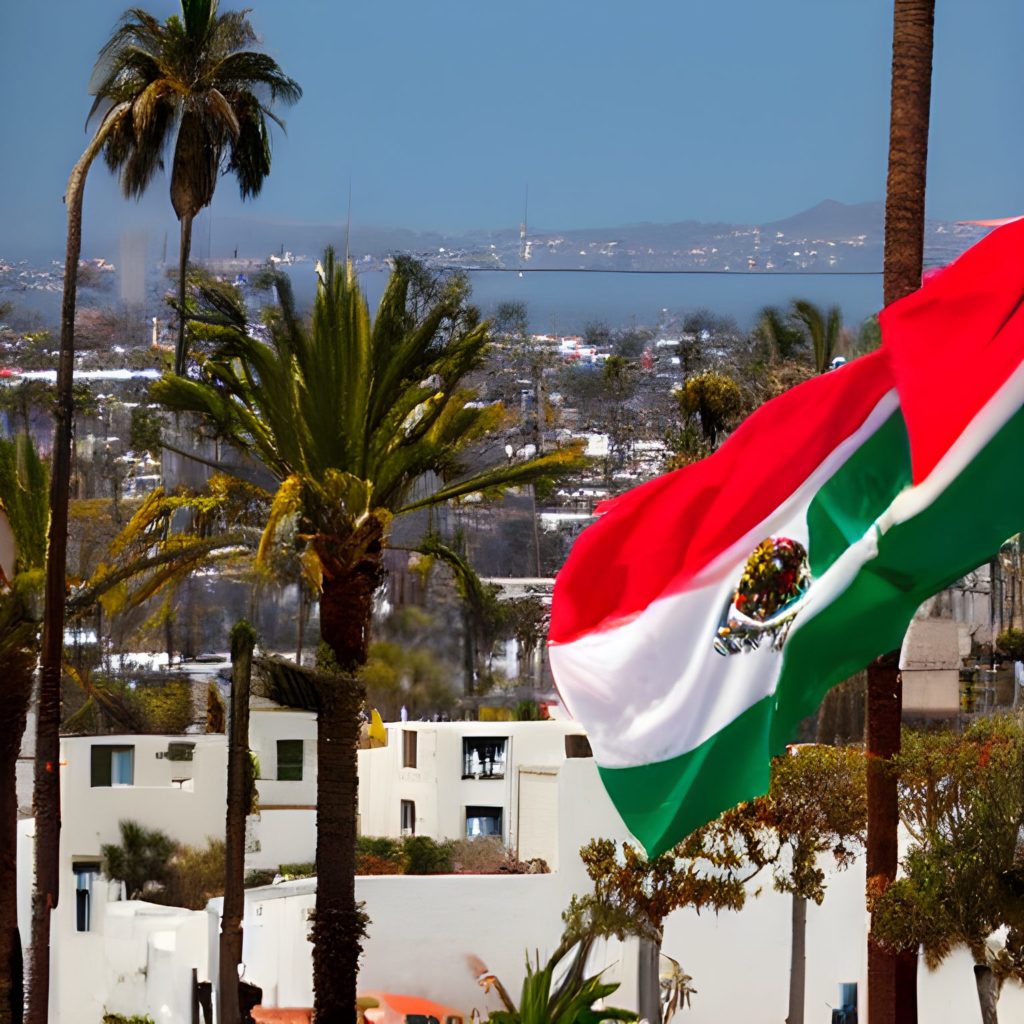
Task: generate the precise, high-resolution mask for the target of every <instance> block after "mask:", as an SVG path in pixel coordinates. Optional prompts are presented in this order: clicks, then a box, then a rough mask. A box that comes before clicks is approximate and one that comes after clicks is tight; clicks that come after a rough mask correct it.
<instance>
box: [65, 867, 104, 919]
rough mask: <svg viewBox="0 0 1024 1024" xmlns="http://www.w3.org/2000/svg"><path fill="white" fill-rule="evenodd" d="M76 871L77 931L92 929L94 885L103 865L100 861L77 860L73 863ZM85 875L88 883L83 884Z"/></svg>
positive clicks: (72, 868) (73, 868) (73, 869)
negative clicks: (82, 880)
mask: <svg viewBox="0 0 1024 1024" xmlns="http://www.w3.org/2000/svg"><path fill="white" fill-rule="evenodd" d="M71 870H72V871H73V872H74V873H75V931H78V932H89V931H92V887H93V885H94V884H95V882H96V879H97V878H99V876H100V874H101V871H102V865H101V864H100V862H99V861H75V862H74V863H73V864H72V865H71ZM83 876H86V877H88V879H89V880H88V882H87V884H86V885H81V879H82V877H83Z"/></svg>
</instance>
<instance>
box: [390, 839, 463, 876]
mask: <svg viewBox="0 0 1024 1024" xmlns="http://www.w3.org/2000/svg"><path fill="white" fill-rule="evenodd" d="M402 845H403V852H404V853H405V873H406V874H407V875H447V874H450V873H451V870H452V847H451V843H448V842H445V843H439V842H437V841H436V840H434V839H431V838H430V836H406V838H405V842H404V843H403V844H402Z"/></svg>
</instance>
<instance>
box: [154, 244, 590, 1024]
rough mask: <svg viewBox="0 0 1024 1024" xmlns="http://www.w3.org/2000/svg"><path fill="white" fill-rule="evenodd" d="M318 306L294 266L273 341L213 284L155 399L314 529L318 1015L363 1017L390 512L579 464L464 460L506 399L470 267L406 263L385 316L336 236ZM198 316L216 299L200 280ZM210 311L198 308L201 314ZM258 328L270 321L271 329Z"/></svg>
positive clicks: (278, 522)
mask: <svg viewBox="0 0 1024 1024" xmlns="http://www.w3.org/2000/svg"><path fill="white" fill-rule="evenodd" d="M317 272H318V275H319V280H318V285H317V294H316V300H315V304H314V308H313V314H312V320H311V322H310V323H309V324H308V325H307V324H305V323H303V322H302V321H301V320H300V319H299V318H298V317H297V315H296V313H295V309H294V305H293V300H292V295H291V291H290V288H289V285H288V281H287V279H285V278H284V277H283V276H280V275H276V287H277V291H278V298H279V301H280V309H279V310H277V311H276V312H275V313H273V314H272V315H271V316H270V317H269V318H268V320H267V325H266V327H267V330H266V332H265V335H264V336H265V340H264V339H263V338H262V337H257V336H254V333H253V332H250V331H249V330H248V329H247V317H246V311H245V309H244V308H243V307H242V306H241V305H240V304H238V303H234V304H232V303H230V302H228V301H227V299H226V297H225V295H224V293H223V292H221V293H219V294H210V295H209V298H210V299H212V300H213V305H214V306H215V307H216V308H217V309H218V310H219V315H218V316H216V317H212V319H215V320H217V327H216V330H215V332H214V333H213V334H212V337H211V345H212V351H211V352H210V353H209V354H208V355H200V356H199V357H198V363H199V366H198V369H199V375H198V379H189V378H184V377H179V376H173V375H165V376H164V377H163V379H162V380H160V381H158V382H157V383H156V384H155V385H154V386H153V393H154V395H155V397H156V398H157V399H158V400H159V401H161V402H163V403H164V405H166V406H167V407H169V408H171V409H173V410H177V411H180V412H193V413H198V414H199V415H200V416H201V417H202V418H204V419H205V420H206V421H207V422H208V423H209V424H211V425H212V426H213V427H214V428H215V429H216V430H217V431H218V432H219V433H220V434H221V435H222V436H223V437H225V438H227V439H229V440H230V441H231V442H233V443H234V444H235V445H236V446H238V447H239V448H242V449H244V450H249V451H251V452H252V453H253V454H255V455H256V456H257V457H258V458H259V459H260V460H261V461H262V462H263V463H264V465H265V466H266V467H267V468H268V469H269V470H270V471H271V472H272V473H273V474H274V476H275V477H276V478H277V480H278V481H279V482H280V483H279V488H278V491H277V493H276V495H275V498H274V502H273V506H272V509H271V513H270V517H269V521H268V523H267V527H266V530H265V532H264V539H263V541H262V542H261V554H263V555H264V556H265V555H266V553H267V551H268V550H269V548H270V546H271V544H272V543H273V540H274V537H275V535H276V534H277V532H278V528H279V527H282V526H285V525H287V526H288V530H287V533H288V534H289V535H291V536H293V537H298V538H301V540H300V542H299V543H301V545H302V547H303V559H304V562H305V564H306V566H307V569H308V571H309V572H310V574H311V575H312V576H313V577H314V578H315V580H316V582H317V584H318V588H317V589H318V590H319V594H320V633H321V637H322V640H323V641H324V644H323V645H322V647H321V650H322V652H323V653H322V655H321V658H320V664H321V668H322V670H325V671H328V672H329V673H330V679H331V683H330V685H329V686H327V687H325V688H324V692H323V695H322V696H321V697H320V703H319V708H318V715H317V722H318V725H317V730H318V732H317V735H318V748H317V749H318V772H317V873H318V881H317V900H316V914H315V920H314V924H313V943H314V952H313V985H314V991H315V1002H316V1019H317V1020H318V1021H320V1022H321V1024H333V1022H339V1021H345V1022H351V1021H353V1020H354V1018H355V999H356V974H357V970H358V958H359V952H360V948H361V936H362V934H363V919H362V917H361V915H360V912H359V910H358V908H357V906H356V903H355V884H354V875H355V811H356V744H357V741H358V736H359V724H360V718H359V716H360V711H361V705H362V684H361V683H360V681H359V669H360V668H361V667H362V666H363V665H364V664H365V663H366V657H367V645H368V643H369V640H370V626H371V617H372V612H373V600H374V595H375V593H376V591H377V588H378V586H379V584H380V582H381V580H382V578H383V574H384V565H383V553H384V548H385V546H386V544H387V542H388V531H389V526H390V524H391V521H392V520H393V519H394V518H395V517H396V516H400V515H402V514H404V513H407V512H410V511H413V510H416V509H424V508H429V507H432V506H434V505H438V504H441V503H443V502H447V501H450V500H453V499H456V498H459V497H462V496H465V495H468V494H471V493H478V492H483V493H484V494H495V493H498V492H500V491H501V490H502V489H504V488H507V487H509V486H514V485H517V484H526V483H529V482H531V481H533V480H537V479H542V478H545V477H552V476H554V475H556V474H558V473H559V472H561V471H563V470H564V469H566V468H567V467H570V466H572V465H574V464H575V463H576V460H577V453H576V451H575V450H566V449H562V450H558V451H554V452H551V453H549V454H547V455H544V456H543V457H541V458H538V459H535V460H533V461H531V462H526V463H513V464H512V465H509V464H508V462H507V461H506V459H505V457H504V454H502V457H501V460H500V464H498V465H493V466H488V467H487V468H484V469H482V470H479V471H477V472H475V473H472V474H469V475H467V474H466V468H465V463H464V460H465V457H466V456H468V455H469V454H470V452H471V451H472V449H473V445H474V442H477V441H478V440H479V439H481V438H482V437H483V436H484V435H486V434H487V433H488V432H490V431H491V430H493V429H494V428H495V427H496V426H497V425H498V423H499V422H500V420H501V418H502V416H503V411H502V409H501V407H500V406H484V407H481V406H479V405H478V404H476V403H474V402H473V401H472V399H473V392H472V391H471V390H470V389H468V388H467V387H466V386H465V383H464V381H465V378H466V375H467V374H468V373H469V372H470V371H471V370H473V369H474V368H475V367H476V366H478V365H479V364H480V362H481V359H482V358H483V354H484V350H485V348H486V344H487V337H488V325H487V324H486V323H481V322H479V320H478V317H477V314H476V311H475V310H473V309H472V308H471V307H469V306H467V304H466V298H467V286H466V283H465V280H464V279H463V278H461V277H454V278H448V279H445V280H439V279H437V278H435V277H434V276H432V275H430V274H429V273H427V272H426V271H425V270H423V268H422V267H420V266H419V265H418V264H417V263H415V262H414V261H412V260H408V259H399V260H397V261H396V265H395V269H394V272H393V273H392V275H391V278H390V280H389V282H388V285H387V287H386V288H385V291H384V295H383V297H382V299H381V302H380V306H379V308H378V310H377V316H376V319H375V321H373V322H372V323H371V319H370V314H369V310H368V308H367V305H366V301H365V299H364V297H363V295H362V292H361V291H360V289H359V286H358V284H357V282H356V279H355V276H354V274H353V272H352V269H351V267H350V266H349V267H348V268H347V270H346V269H343V268H341V267H340V266H338V264H337V263H336V262H335V258H334V253H333V252H332V251H331V250H328V251H327V253H326V254H325V257H324V261H323V266H320V265H319V264H318V266H317ZM200 306H201V314H202V312H203V311H204V310H207V311H209V312H210V313H212V312H213V311H214V310H213V309H210V308H209V303H208V302H207V299H206V298H205V297H204V296H203V294H202V291H201V296H200ZM200 319H202V316H200ZM261 333H262V332H261Z"/></svg>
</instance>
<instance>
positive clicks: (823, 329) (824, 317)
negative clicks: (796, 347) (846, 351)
mask: <svg viewBox="0 0 1024 1024" xmlns="http://www.w3.org/2000/svg"><path fill="white" fill-rule="evenodd" d="M793 319H794V320H795V321H796V322H797V323H799V324H800V325H802V327H803V329H804V331H806V333H807V336H808V337H809V338H810V341H811V352H812V354H813V356H814V369H815V371H816V372H817V373H824V372H825V371H826V370H827V369H828V368H829V364H830V363H831V362H832V358H833V356H835V355H836V354H837V353H838V351H839V347H840V344H841V343H842V341H843V315H842V313H841V312H840V311H839V307H838V306H829V308H828V309H827V310H822V309H821V308H820V307H818V306H816V305H815V304H814V303H813V302H808V301H807V299H794V300H793Z"/></svg>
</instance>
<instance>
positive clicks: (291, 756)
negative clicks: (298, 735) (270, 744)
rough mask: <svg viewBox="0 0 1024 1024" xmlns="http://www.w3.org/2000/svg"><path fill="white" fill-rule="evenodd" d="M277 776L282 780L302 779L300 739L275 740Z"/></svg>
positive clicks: (293, 780) (294, 780) (299, 780)
mask: <svg viewBox="0 0 1024 1024" xmlns="http://www.w3.org/2000/svg"><path fill="white" fill-rule="evenodd" d="M277 777H278V778H279V779H280V780H281V781H282V782H301V781H302V740H278V741H277Z"/></svg>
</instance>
